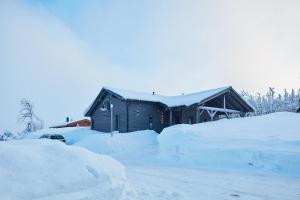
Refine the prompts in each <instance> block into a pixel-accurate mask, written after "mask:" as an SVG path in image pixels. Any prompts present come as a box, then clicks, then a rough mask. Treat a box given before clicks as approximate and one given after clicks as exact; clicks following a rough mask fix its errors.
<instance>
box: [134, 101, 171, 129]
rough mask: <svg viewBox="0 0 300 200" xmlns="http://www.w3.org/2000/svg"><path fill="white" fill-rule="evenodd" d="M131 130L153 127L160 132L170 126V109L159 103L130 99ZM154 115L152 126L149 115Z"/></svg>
mask: <svg viewBox="0 0 300 200" xmlns="http://www.w3.org/2000/svg"><path fill="white" fill-rule="evenodd" d="M128 116H129V118H128V123H129V130H128V131H129V132H132V131H137V130H146V129H152V130H154V131H156V132H157V133H160V132H161V131H162V130H163V129H164V128H165V127H166V126H168V124H169V122H168V120H169V117H168V111H167V110H166V109H165V108H164V107H163V106H162V105H161V104H159V103H152V102H145V101H130V102H129V103H128ZM150 116H152V127H151V126H150V124H149V117H150Z"/></svg>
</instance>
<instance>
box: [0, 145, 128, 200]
mask: <svg viewBox="0 0 300 200" xmlns="http://www.w3.org/2000/svg"><path fill="white" fill-rule="evenodd" d="M128 188H129V187H128V184H127V178H126V175H125V170H124V167H123V166H122V165H121V164H120V163H119V162H118V161H116V160H114V159H112V158H110V157H108V156H104V155H97V154H94V153H92V152H90V151H88V150H85V149H83V148H80V147H71V146H67V145H65V144H63V143H62V142H59V141H51V140H47V139H44V140H20V141H8V142H1V143H0V194H1V197H0V199H10V200H15V199H24V200H27V199H28V200H29V199H44V200H46V199H47V200H48V199H55V200H60V199H61V200H62V199H72V200H76V199H81V200H82V199H97V200H101V199H103V200H104V199H124V198H126V199H130V197H133V196H134V195H133V194H134V193H133V192H132V191H131V190H130V189H128Z"/></svg>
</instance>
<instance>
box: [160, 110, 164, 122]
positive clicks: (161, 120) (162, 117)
mask: <svg viewBox="0 0 300 200" xmlns="http://www.w3.org/2000/svg"><path fill="white" fill-rule="evenodd" d="M163 123H164V112H163V111H160V124H163Z"/></svg>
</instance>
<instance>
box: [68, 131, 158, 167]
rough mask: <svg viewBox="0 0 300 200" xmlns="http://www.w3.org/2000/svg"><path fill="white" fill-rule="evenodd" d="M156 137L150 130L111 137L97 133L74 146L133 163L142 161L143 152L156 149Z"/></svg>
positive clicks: (117, 134)
mask: <svg viewBox="0 0 300 200" xmlns="http://www.w3.org/2000/svg"><path fill="white" fill-rule="evenodd" d="M157 135H158V134H157V133H156V132H154V131H152V130H144V131H136V132H131V133H115V134H114V135H113V137H111V135H110V134H107V133H99V134H94V135H90V136H88V137H85V138H84V139H82V140H81V141H79V142H77V143H75V144H74V145H75V146H80V147H84V148H86V149H88V150H90V151H93V152H95V153H100V154H107V155H111V156H113V157H115V158H118V159H119V160H120V159H121V160H122V161H124V162H125V161H129V160H131V161H134V160H137V159H138V160H142V159H143V157H145V152H147V151H151V152H152V150H153V148H154V149H155V148H156V149H157V147H158V143H157ZM157 151H158V150H157ZM151 152H150V153H151ZM123 158H124V159H123Z"/></svg>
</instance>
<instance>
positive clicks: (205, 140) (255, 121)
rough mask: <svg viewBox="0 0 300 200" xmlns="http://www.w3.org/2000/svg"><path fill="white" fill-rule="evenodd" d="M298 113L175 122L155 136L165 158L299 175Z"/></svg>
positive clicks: (162, 156)
mask: <svg viewBox="0 0 300 200" xmlns="http://www.w3.org/2000/svg"><path fill="white" fill-rule="evenodd" d="M299 122H300V115H299V114H297V113H273V114H269V115H265V116H259V117H249V118H236V119H231V120H220V121H215V122H208V123H203V124H195V125H177V126H173V127H169V128H166V129H164V130H163V132H162V133H161V134H160V135H159V136H158V142H159V152H160V158H161V159H163V160H164V161H165V162H170V163H179V164H182V165H197V166H203V167H209V168H221V169H225V168H227V169H234V170H258V169H259V170H267V171H273V172H276V173H284V174H293V175H299V176H300V123H299Z"/></svg>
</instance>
